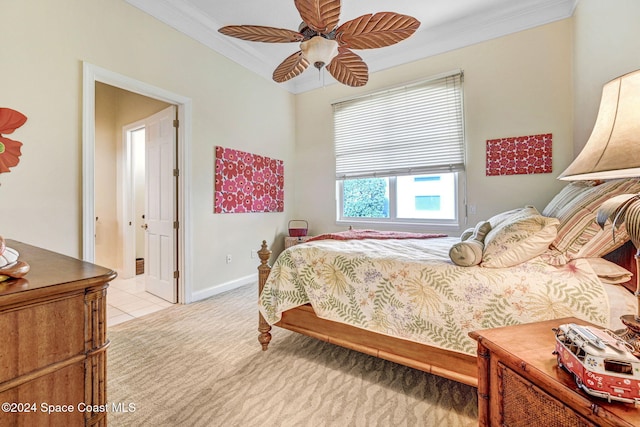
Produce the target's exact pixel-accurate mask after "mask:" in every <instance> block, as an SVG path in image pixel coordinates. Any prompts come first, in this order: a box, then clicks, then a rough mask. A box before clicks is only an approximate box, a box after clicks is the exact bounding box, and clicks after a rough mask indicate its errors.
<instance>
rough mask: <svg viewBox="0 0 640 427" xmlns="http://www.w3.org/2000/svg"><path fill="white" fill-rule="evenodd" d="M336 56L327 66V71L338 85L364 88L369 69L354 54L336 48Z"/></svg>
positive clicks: (344, 49) (347, 50)
mask: <svg viewBox="0 0 640 427" xmlns="http://www.w3.org/2000/svg"><path fill="white" fill-rule="evenodd" d="M338 52H339V53H338V56H336V57H335V58H333V60H332V61H331V63H330V64H329V65H327V71H329V73H330V74H331V75H332V76H333V77H334V78H335V79H336V80H337V81H339V82H340V83H342V84H345V85H347V86H356V87H357V86H364V85H366V84H367V81H369V67H367V64H365V63H364V61H363V60H362V58H360V57H359V56H358V55H356V54H355V53H353V52H351V51H350V50H349V49H346V48H342V47H341V48H338Z"/></svg>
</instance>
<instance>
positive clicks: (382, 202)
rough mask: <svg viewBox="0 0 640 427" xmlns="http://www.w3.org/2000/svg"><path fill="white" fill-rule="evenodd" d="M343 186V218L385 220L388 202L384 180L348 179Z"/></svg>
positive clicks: (387, 214)
mask: <svg viewBox="0 0 640 427" xmlns="http://www.w3.org/2000/svg"><path fill="white" fill-rule="evenodd" d="M343 185H344V199H343V200H344V209H343V211H344V216H345V217H350V218H356V217H364V218H387V217H388V216H389V200H388V199H387V197H386V192H387V179H386V178H365V179H348V180H345V181H343Z"/></svg>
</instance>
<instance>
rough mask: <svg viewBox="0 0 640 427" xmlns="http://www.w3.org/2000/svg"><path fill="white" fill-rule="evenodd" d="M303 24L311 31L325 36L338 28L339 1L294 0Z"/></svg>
mask: <svg viewBox="0 0 640 427" xmlns="http://www.w3.org/2000/svg"><path fill="white" fill-rule="evenodd" d="M294 3H295V5H296V9H298V12H299V13H300V17H301V18H302V20H303V21H304V23H305V24H307V25H308V26H309V28H311V29H312V30H313V31H317V32H319V33H322V34H327V33H330V32H331V31H333V29H334V28H336V27H337V26H338V21H339V20H340V0H294Z"/></svg>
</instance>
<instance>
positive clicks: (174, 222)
mask: <svg viewBox="0 0 640 427" xmlns="http://www.w3.org/2000/svg"><path fill="white" fill-rule="evenodd" d="M173 228H174V229H175V230H177V229H178V228H180V221H173Z"/></svg>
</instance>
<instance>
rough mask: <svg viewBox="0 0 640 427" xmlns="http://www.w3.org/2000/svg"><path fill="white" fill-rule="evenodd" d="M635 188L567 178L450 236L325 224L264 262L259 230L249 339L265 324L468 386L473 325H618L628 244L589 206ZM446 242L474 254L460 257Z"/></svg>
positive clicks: (628, 273) (630, 183) (263, 337)
mask: <svg viewBox="0 0 640 427" xmlns="http://www.w3.org/2000/svg"><path fill="white" fill-rule="evenodd" d="M638 192H640V182H639V181H637V180H618V181H608V182H576V183H571V184H569V185H568V186H566V187H565V188H564V189H563V190H562V191H560V193H558V194H557V195H556V196H555V197H554V198H553V199H552V201H551V202H550V203H549V204H548V205H547V206H546V207H545V208H544V209H543V211H542V212H538V211H537V210H536V209H535V208H534V207H533V206H526V207H522V208H516V209H513V210H510V211H507V212H502V213H499V214H497V215H495V216H493V217H491V218H489V219H487V220H486V221H481V222H480V223H478V224H477V225H476V227H474V228H472V229H470V230H467V231H466V232H465V233H463V235H462V236H459V237H446V236H437V235H431V234H416V233H388V232H375V231H369V230H366V231H359V230H356V231H345V232H341V233H332V234H327V235H320V236H317V237H316V238H314V239H310V240H309V241H307V242H306V243H303V244H299V245H296V246H293V247H290V248H288V249H286V250H285V251H283V252H282V253H281V254H280V255H279V256H278V258H277V259H276V261H275V262H274V264H273V267H270V266H269V259H270V255H271V251H270V250H269V249H268V247H267V243H266V242H265V241H263V243H262V247H261V249H260V251H258V254H259V257H260V260H261V264H260V266H259V267H258V270H259V310H260V316H259V326H258V329H259V332H260V335H259V341H260V343H261V344H262V348H263V350H266V349H267V348H268V346H269V343H270V341H271V327H272V325H276V326H279V327H282V328H285V329H289V330H292V331H295V332H298V333H302V334H305V335H308V336H311V337H314V338H317V339H321V340H324V341H328V342H330V343H333V344H337V345H340V346H343V347H346V348H350V349H353V350H356V351H360V352H363V353H366V354H369V355H373V356H375V357H380V358H383V359H387V360H390V361H393V362H396V363H400V364H403V365H406V366H409V367H412V368H416V369H420V370H423V371H426V372H429V373H432V374H435V375H439V376H442V377H445V378H449V379H452V380H455V381H458V382H462V383H465V384H469V385H472V386H477V362H476V353H475V352H476V344H475V342H474V341H473V340H472V339H471V338H470V337H469V335H468V334H469V332H471V331H473V330H478V329H486V328H493V327H499V326H505V325H512V324H518V323H528V322H534V321H539V320H549V319H554V318H561V317H567V316H575V317H578V318H581V319H584V320H587V321H590V322H592V323H595V324H597V325H600V326H602V327H606V328H611V329H618V328H619V327H621V324H620V323H619V320H618V318H619V316H620V315H621V314H625V313H629V312H634V311H635V297H634V296H633V294H632V293H631V292H629V291H628V290H627V289H626V288H625V285H629V284H630V283H634V282H633V281H634V276H633V274H634V271H633V268H632V267H633V265H635V264H634V262H633V254H634V249H633V247H632V246H631V247H630V246H629V244H628V243H627V244H626V245H624V244H625V242H627V241H628V236H627V235H626V232H625V230H624V229H618V230H616V233H615V237H614V236H613V233H612V230H611V229H610V226H607V227H605V229H604V230H602V229H600V227H599V226H598V225H597V224H596V223H595V212H596V211H597V209H598V206H600V204H601V203H602V201H604V200H606V199H608V198H610V197H611V196H613V195H615V194H624V193H638ZM487 224H488V225H487ZM481 225H482V226H481ZM480 231H483V232H480ZM478 247H480V248H481V249H480V252H478ZM454 248H465V250H467V252H465V253H467V254H469V253H470V254H471V255H472V256H471V258H474V254H475V258H476V259H472V260H471V261H469V257H466V258H465V259H464V260H462V262H461V260H460V259H458V258H456V256H454V255H455V254H456V253H457V252H455V251H454ZM471 249H473V250H471ZM460 264H462V265H460Z"/></svg>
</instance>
